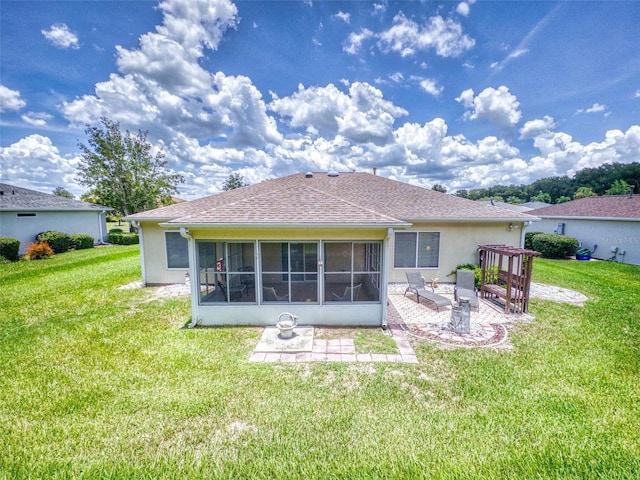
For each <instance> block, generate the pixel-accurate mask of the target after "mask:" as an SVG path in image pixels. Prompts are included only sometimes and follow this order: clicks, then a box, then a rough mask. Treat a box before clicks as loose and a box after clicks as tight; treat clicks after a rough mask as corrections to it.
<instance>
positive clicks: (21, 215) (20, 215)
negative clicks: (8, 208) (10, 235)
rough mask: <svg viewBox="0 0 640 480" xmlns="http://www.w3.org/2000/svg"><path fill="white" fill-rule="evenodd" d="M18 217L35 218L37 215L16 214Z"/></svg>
mask: <svg viewBox="0 0 640 480" xmlns="http://www.w3.org/2000/svg"><path fill="white" fill-rule="evenodd" d="M16 216H17V217H35V216H36V214H35V213H16Z"/></svg>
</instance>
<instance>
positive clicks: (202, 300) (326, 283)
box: [196, 240, 382, 306]
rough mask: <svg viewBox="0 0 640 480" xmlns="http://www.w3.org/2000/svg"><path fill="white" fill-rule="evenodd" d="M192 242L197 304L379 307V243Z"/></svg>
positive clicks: (380, 246) (380, 244)
mask: <svg viewBox="0 0 640 480" xmlns="http://www.w3.org/2000/svg"><path fill="white" fill-rule="evenodd" d="M196 243H197V256H198V258H197V264H198V273H199V274H198V291H199V304H200V305H206V306H209V305H211V306H223V305H228V304H231V303H238V304H261V305H264V304H282V305H283V306H284V305H287V304H301V305H308V304H314V305H323V304H335V303H341V304H351V303H367V302H369V303H380V298H381V292H380V285H381V274H382V271H381V265H382V242H381V241H374V242H371V241H366V242H365V241H292V242H286V241H232V242H230V241H215V240H199V241H197V242H196Z"/></svg>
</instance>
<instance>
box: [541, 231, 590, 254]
mask: <svg viewBox="0 0 640 480" xmlns="http://www.w3.org/2000/svg"><path fill="white" fill-rule="evenodd" d="M531 244H532V245H533V249H534V250H535V251H537V252H540V253H541V254H542V256H543V257H545V258H566V257H570V256H571V255H573V254H575V253H576V250H577V249H578V246H579V245H580V243H579V242H578V240H577V239H575V238H573V237H569V236H567V235H558V234H556V233H540V234H538V235H534V236H533V238H532V239H531Z"/></svg>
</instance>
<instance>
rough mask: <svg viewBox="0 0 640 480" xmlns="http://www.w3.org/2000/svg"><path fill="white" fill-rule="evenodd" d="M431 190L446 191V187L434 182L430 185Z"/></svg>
mask: <svg viewBox="0 0 640 480" xmlns="http://www.w3.org/2000/svg"><path fill="white" fill-rule="evenodd" d="M431 190H434V191H436V192H440V193H447V187H445V186H444V185H440V184H439V183H436V184H435V185H434V186H433V187H431Z"/></svg>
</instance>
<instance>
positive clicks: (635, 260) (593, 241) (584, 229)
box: [527, 195, 640, 265]
mask: <svg viewBox="0 0 640 480" xmlns="http://www.w3.org/2000/svg"><path fill="white" fill-rule="evenodd" d="M527 213H529V214H531V215H535V216H537V217H540V218H541V219H542V220H541V221H540V222H537V223H536V224H535V225H534V226H530V227H529V230H530V231H537V232H544V233H561V234H564V235H569V236H570V237H574V238H576V239H578V240H579V241H580V242H581V246H582V247H583V248H588V249H589V250H592V254H591V256H592V257H593V258H599V259H602V260H613V261H616V262H624V263H631V264H634V265H640V195H605V196H602V197H585V198H580V199H578V200H572V201H570V202H565V203H560V204H558V205H551V206H549V207H544V208H540V209H537V210H531V211H529V212H527Z"/></svg>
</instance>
